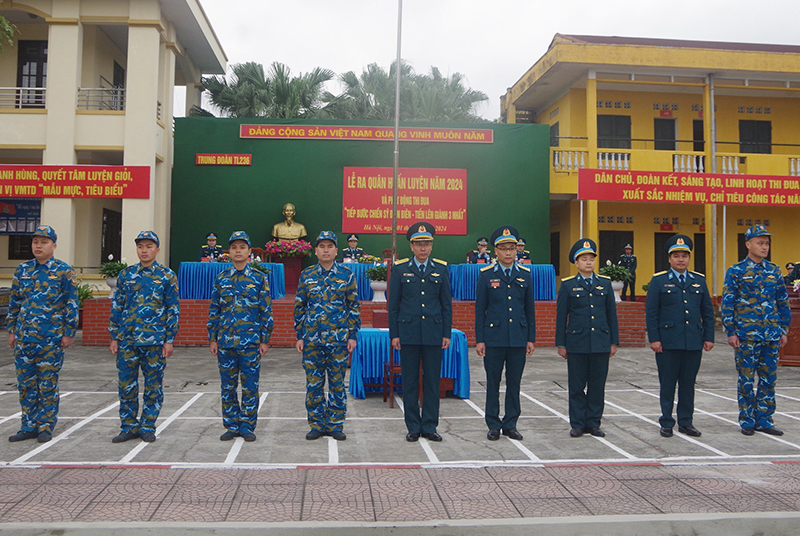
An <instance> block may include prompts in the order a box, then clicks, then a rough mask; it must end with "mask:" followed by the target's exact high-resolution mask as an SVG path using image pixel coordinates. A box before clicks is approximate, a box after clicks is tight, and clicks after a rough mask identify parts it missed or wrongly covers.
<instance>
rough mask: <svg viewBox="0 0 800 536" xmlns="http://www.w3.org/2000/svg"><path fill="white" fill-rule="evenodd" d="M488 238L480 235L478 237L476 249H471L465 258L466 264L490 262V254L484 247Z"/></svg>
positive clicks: (487, 243) (487, 242)
mask: <svg viewBox="0 0 800 536" xmlns="http://www.w3.org/2000/svg"><path fill="white" fill-rule="evenodd" d="M488 245H489V239H488V238H486V237H485V236H482V237H480V238H479V239H478V249H473V250H472V251H471V252H470V253H469V258H468V259H467V263H468V264H489V263H491V262H492V254H491V253H489V251H488V250H487V249H486V246H488Z"/></svg>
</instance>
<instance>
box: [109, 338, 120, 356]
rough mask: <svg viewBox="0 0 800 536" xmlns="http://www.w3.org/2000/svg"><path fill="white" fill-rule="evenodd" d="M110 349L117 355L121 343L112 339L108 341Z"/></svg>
mask: <svg viewBox="0 0 800 536" xmlns="http://www.w3.org/2000/svg"><path fill="white" fill-rule="evenodd" d="M108 351H109V352H111V353H112V354H113V355H117V352H118V351H119V343H118V342H117V341H116V340H113V341H111V342H110V343H108Z"/></svg>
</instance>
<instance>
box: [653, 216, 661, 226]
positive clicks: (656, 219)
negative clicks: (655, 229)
mask: <svg viewBox="0 0 800 536" xmlns="http://www.w3.org/2000/svg"><path fill="white" fill-rule="evenodd" d="M653 223H655V224H656V225H658V224H659V223H661V218H658V217H655V218H653Z"/></svg>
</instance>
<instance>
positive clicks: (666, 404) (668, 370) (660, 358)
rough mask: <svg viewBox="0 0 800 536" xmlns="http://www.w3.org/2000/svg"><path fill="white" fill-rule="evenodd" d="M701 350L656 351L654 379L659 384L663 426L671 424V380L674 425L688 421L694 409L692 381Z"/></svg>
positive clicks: (688, 423) (672, 421)
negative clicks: (676, 403)
mask: <svg viewBox="0 0 800 536" xmlns="http://www.w3.org/2000/svg"><path fill="white" fill-rule="evenodd" d="M702 357H703V351H702V350H664V351H663V352H661V353H660V354H656V365H657V366H658V381H659V383H660V384H661V392H660V396H659V398H660V399H661V418H660V419H658V422H659V423H660V424H661V426H662V427H664V428H672V427H674V426H675V419H673V418H672V405H673V402H674V401H675V384H676V383H677V384H678V426H689V425H691V424H692V414H693V413H694V383H695V380H696V379H697V372H698V371H699V370H700V360H701V358H702Z"/></svg>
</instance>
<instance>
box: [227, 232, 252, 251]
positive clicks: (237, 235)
mask: <svg viewBox="0 0 800 536" xmlns="http://www.w3.org/2000/svg"><path fill="white" fill-rule="evenodd" d="M236 240H244V241H245V242H247V246H248V247H251V246H250V237H249V236H247V233H245V232H244V231H234V232H233V234H232V235H231V237H230V238H229V239H228V245H230V244H231V243H233V242H234V241H236Z"/></svg>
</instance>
